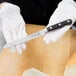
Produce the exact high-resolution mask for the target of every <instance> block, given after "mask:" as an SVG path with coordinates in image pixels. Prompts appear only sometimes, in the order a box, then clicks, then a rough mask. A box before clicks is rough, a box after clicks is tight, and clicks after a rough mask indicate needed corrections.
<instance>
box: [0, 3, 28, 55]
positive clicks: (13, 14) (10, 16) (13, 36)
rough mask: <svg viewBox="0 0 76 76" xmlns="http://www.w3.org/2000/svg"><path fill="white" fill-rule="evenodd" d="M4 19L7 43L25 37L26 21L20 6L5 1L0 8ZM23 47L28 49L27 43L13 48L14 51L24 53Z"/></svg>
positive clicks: (0, 14)
mask: <svg viewBox="0 0 76 76" xmlns="http://www.w3.org/2000/svg"><path fill="white" fill-rule="evenodd" d="M0 17H1V19H2V31H3V34H4V37H5V39H6V42H7V43H12V42H13V41H15V40H18V39H21V38H23V37H25V36H26V35H27V34H26V32H25V31H26V30H25V22H24V20H23V18H22V16H21V14H20V8H19V7H18V6H16V5H14V4H11V3H3V4H2V7H1V10H0ZM22 49H26V45H25V44H24V43H23V44H19V45H17V46H15V47H12V48H11V51H12V52H15V50H17V52H18V53H19V54H22Z"/></svg>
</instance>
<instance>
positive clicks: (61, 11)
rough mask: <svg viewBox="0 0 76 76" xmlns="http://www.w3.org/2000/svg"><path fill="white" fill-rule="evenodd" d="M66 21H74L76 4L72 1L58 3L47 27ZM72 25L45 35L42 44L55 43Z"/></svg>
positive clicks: (64, 0)
mask: <svg viewBox="0 0 76 76" xmlns="http://www.w3.org/2000/svg"><path fill="white" fill-rule="evenodd" d="M67 19H72V21H73V23H74V22H75V21H76V3H75V2H74V1H73V0H63V1H61V2H60V3H59V5H58V7H57V9H56V10H55V11H54V13H53V15H52V16H51V18H50V20H49V24H48V25H47V27H48V26H51V25H53V24H56V23H59V22H61V21H64V20H67ZM73 23H72V25H73ZM72 25H70V26H65V27H63V28H61V29H58V30H55V31H52V32H49V33H47V34H46V35H45V37H44V39H43V40H44V42H45V43H46V44H49V43H51V42H56V41H57V40H58V39H59V38H60V37H62V36H63V35H64V34H65V33H66V32H67V31H68V30H69V28H70V27H71V26H72Z"/></svg>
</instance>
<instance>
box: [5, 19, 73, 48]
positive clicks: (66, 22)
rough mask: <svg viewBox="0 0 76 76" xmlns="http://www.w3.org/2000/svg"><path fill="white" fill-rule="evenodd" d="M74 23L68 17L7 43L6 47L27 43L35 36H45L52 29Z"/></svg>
mask: <svg viewBox="0 0 76 76" xmlns="http://www.w3.org/2000/svg"><path fill="white" fill-rule="evenodd" d="M71 24H72V20H71V19H67V20H65V21H62V22H59V23H57V24H54V25H52V26H49V27H47V28H44V29H42V30H40V31H38V32H36V33H33V34H31V35H28V36H26V37H24V38H21V39H19V40H17V41H14V42H13V43H7V44H6V45H5V46H4V48H11V47H12V46H13V47H15V46H16V45H18V44H22V43H25V42H27V41H30V40H32V39H35V38H38V37H40V36H43V35H45V34H46V33H48V32H50V31H54V30H58V29H60V28H62V27H64V26H66V25H71Z"/></svg>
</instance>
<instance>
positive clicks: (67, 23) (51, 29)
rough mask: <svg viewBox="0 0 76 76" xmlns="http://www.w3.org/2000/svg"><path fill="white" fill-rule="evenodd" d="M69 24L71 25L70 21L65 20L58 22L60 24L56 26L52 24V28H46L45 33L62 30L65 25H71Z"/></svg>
mask: <svg viewBox="0 0 76 76" xmlns="http://www.w3.org/2000/svg"><path fill="white" fill-rule="evenodd" d="M71 24H72V20H71V19H67V20H65V21H63V22H60V23H57V24H54V25H52V26H49V27H47V31H48V32H50V31H53V30H56V29H59V28H62V27H64V26H66V25H71Z"/></svg>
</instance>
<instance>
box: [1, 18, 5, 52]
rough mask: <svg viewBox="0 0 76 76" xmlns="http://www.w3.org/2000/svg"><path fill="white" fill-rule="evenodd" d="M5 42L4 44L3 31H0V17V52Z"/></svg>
mask: <svg viewBox="0 0 76 76" xmlns="http://www.w3.org/2000/svg"><path fill="white" fill-rule="evenodd" d="M5 44H6V40H5V38H4V35H3V32H2V23H1V19H0V52H1V51H2V49H3V47H4V45H5Z"/></svg>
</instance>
